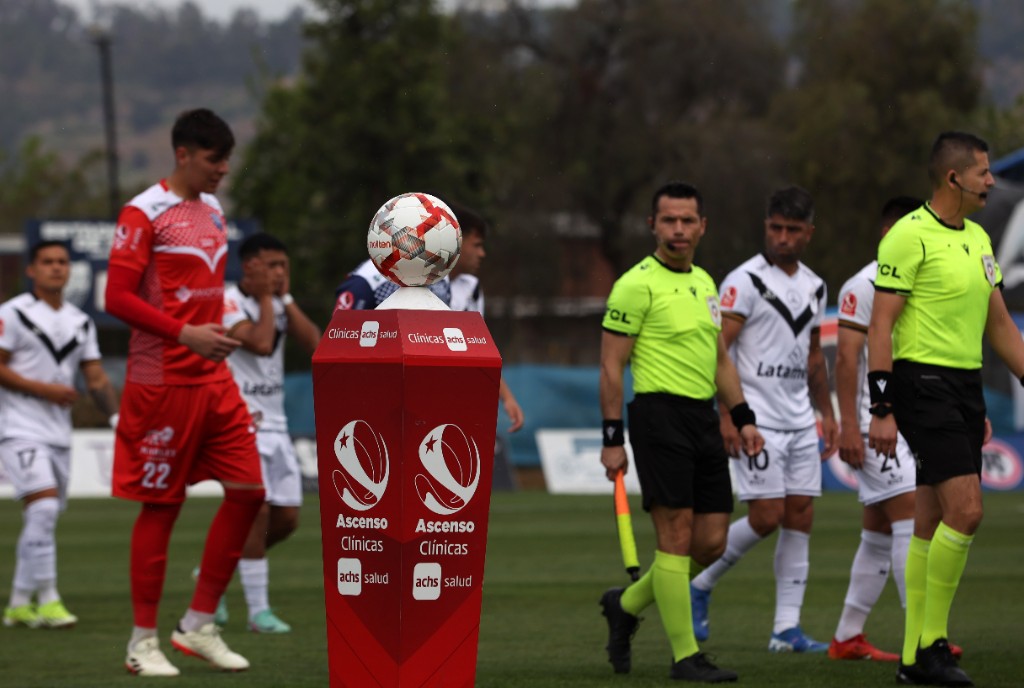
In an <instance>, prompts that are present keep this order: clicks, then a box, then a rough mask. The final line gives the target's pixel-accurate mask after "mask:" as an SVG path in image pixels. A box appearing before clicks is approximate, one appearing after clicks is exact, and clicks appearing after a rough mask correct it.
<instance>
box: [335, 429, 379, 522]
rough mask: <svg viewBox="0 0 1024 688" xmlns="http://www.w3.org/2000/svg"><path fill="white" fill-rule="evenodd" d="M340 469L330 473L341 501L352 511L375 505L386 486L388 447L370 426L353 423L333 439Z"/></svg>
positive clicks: (363, 509)
mask: <svg viewBox="0 0 1024 688" xmlns="http://www.w3.org/2000/svg"><path fill="white" fill-rule="evenodd" d="M334 455H335V456H336V457H337V459H338V463H339V464H340V466H341V468H340V469H335V471H334V473H333V474H332V478H333V480H334V489H335V490H336V491H337V492H338V496H339V497H341V501H343V502H345V504H346V505H348V506H350V507H352V508H353V509H355V510H356V511H366V510H367V509H371V508H373V507H374V506H376V505H377V503H378V502H379V501H380V499H381V497H383V496H384V490H385V489H387V486H388V473H389V472H390V467H389V464H388V448H387V446H386V445H385V444H384V439H383V438H382V437H381V436H380V435H379V434H377V433H376V432H374V430H373V428H372V427H370V424H369V423H367V422H366V421H363V420H354V421H351V422H350V423H348V424H347V425H345V427H343V428H342V429H341V431H340V432H338V436H337V437H335V438H334Z"/></svg>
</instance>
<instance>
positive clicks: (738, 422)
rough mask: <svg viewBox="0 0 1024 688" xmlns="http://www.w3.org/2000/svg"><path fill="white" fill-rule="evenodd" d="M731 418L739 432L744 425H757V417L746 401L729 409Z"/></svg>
mask: <svg viewBox="0 0 1024 688" xmlns="http://www.w3.org/2000/svg"><path fill="white" fill-rule="evenodd" d="M729 416H730V417H731V418H732V424H733V425H735V426H736V429H737V430H742V429H743V426H744V425H757V416H755V415H754V410H753V409H752V408H750V406H749V405H748V404H747V402H745V401H741V402H740V403H738V404H736V405H735V406H733V407H732V408H731V409H729Z"/></svg>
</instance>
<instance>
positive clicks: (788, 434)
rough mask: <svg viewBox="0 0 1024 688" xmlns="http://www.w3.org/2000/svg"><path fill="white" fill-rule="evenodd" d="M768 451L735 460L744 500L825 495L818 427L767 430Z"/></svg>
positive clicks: (764, 433) (738, 491) (764, 431)
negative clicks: (823, 492) (822, 487)
mask: <svg viewBox="0 0 1024 688" xmlns="http://www.w3.org/2000/svg"><path fill="white" fill-rule="evenodd" d="M759 430H760V431H761V436H762V437H764V450H763V451H762V452H761V453H760V454H758V455H757V456H747V455H746V454H744V453H743V452H740V458H738V459H733V460H734V461H735V462H736V463H734V464H733V468H735V471H734V472H733V478H735V480H736V496H737V497H738V498H739V499H740V501H743V502H748V501H750V500H752V499H782V498H783V497H785V496H786V495H807V496H810V497H818V496H820V495H821V453H820V452H819V450H818V429H817V428H816V427H810V428H807V429H805V430H791V431H784V430H767V429H765V428H759Z"/></svg>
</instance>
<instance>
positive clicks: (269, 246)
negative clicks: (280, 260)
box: [238, 232, 288, 260]
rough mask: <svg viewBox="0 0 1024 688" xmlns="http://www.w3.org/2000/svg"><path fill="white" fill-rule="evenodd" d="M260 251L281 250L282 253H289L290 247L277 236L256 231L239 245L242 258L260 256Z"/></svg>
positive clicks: (239, 253) (239, 254)
mask: <svg viewBox="0 0 1024 688" xmlns="http://www.w3.org/2000/svg"><path fill="white" fill-rule="evenodd" d="M260 251H281V252H282V253H288V248H287V247H286V246H285V245H284V242H283V241H281V240H280V239H278V238H277V237H275V236H273V235H270V234H267V233H266V232H256V233H255V234H250V235H249V236H247V237H246V238H245V240H244V241H242V243H241V245H240V246H239V247H238V256H239V258H241V259H242V260H245V259H246V258H252V257H253V256H258V255H259V253H260Z"/></svg>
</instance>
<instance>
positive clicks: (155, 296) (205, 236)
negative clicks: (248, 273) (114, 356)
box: [107, 181, 230, 385]
mask: <svg viewBox="0 0 1024 688" xmlns="http://www.w3.org/2000/svg"><path fill="white" fill-rule="evenodd" d="M226 227H227V225H226V223H225V221H224V213H223V211H222V210H221V206H220V203H219V202H218V201H217V198H216V197H215V196H213V195H210V194H201V195H200V197H199V198H197V199H195V200H185V199H182V198H180V197H179V196H177V195H176V194H174V193H173V192H172V191H171V190H170V189H168V188H167V185H166V183H165V182H164V181H161V182H160V183H159V184H155V185H153V186H151V187H150V188H149V189H147V190H146V191H143V192H142V193H141V194H139V195H138V196H136V197H135V198H133V199H132V200H131V201H129V202H128V204H127V205H126V206H125V207H124V209H123V210H122V211H121V214H120V216H119V217H118V221H117V230H116V234H115V236H114V243H113V246H112V247H111V250H110V281H109V282H108V288H107V311H108V312H109V313H111V314H112V315H115V316H117V317H119V318H121V319H122V320H124V321H125V322H127V323H128V324H129V325H131V326H132V335H131V343H130V348H129V354H128V369H127V379H128V380H129V381H131V382H137V383H139V384H147V385H200V384H205V383H207V382H211V381H213V380H220V379H225V378H228V377H230V372H229V370H228V368H227V364H225V363H224V362H219V363H215V362H213V361H210V360H209V359H206V358H203V357H202V356H200V355H198V354H196V353H193V352H192V351H191V350H190V349H189V348H188V347H186V346H184V345H182V344H179V343H178V341H177V337H178V334H179V333H180V332H181V328H182V327H183V326H184V325H185V324H186V323H188V324H192V325H202V324H205V323H218V324H219V323H220V322H221V319H222V316H223V310H224V266H225V263H226V262H227V251H228V243H227V229H226Z"/></svg>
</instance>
